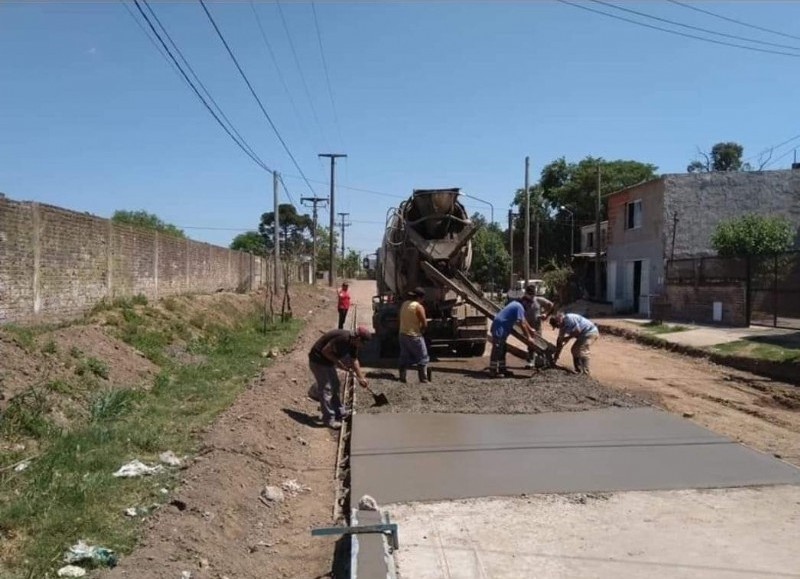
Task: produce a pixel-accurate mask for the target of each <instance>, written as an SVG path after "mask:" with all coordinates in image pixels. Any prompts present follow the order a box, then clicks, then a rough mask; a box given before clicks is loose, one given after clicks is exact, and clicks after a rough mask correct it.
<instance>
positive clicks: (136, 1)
mask: <svg viewBox="0 0 800 579" xmlns="http://www.w3.org/2000/svg"><path fill="white" fill-rule="evenodd" d="M133 1H134V4H135V5H136V8H137V9H138V10H139V13H140V14H141V15H142V17H143V18H144V19H145V21H146V22H147V25H148V26H149V27H150V30H151V31H152V32H153V34H154V35H155V37H156V38H157V39H158V41H159V42H160V43H161V46H162V47H163V48H164V50H165V51H166V53H167V54H168V55H169V58H170V60H172V62H173V63H174V64H175V66H176V67H177V69H178V70H179V71H180V73H181V76H182V77H183V79H184V80H185V81H186V83H187V84H188V85H189V87H190V88H191V89H192V91H193V92H194V94H195V95H196V96H197V98H198V99H200V102H202V103H203V106H205V107H206V109H207V110H208V112H209V113H211V116H213V117H214V120H215V121H217V124H219V126H220V127H222V130H224V131H225V132H226V133H227V134H228V136H229V137H230V138H231V140H232V141H233V142H234V143H236V145H237V146H238V147H239V148H240V149H241V150H242V151H244V153H245V154H246V155H247V156H248V157H250V159H252V160H253V162H254V163H256V164H257V165H258V166H259V167H261V168H262V169H264V170H265V171H271V169H270V168H269V167H268V166H267V165H266V163H264V161H262V160H261V159H260V158H259V157H258V156H257V155H255V154H254V153H252V152H251V151H250V150H248V149H249V146H245V145H244V144H243V143H242V142H240V141H239V140H237V138H236V137H235V136H234V134H233V133H232V132H231V130H230V129H229V128H228V127H227V126H226V125H225V123H223V122H222V120H221V119H220V118H219V116H218V115H217V113H216V112H215V111H214V109H213V108H212V107H211V105H209V104H208V102H207V101H206V100H205V98H203V95H202V94H200V91H199V90H198V88H197V87H196V86H195V84H194V83H193V82H192V80H191V79H190V78H189V76H188V75H187V74H186V71H184V70H183V68H181V66H180V63H179V62H178V60H177V59H176V58H175V56H174V55H173V54H172V51H171V50H170V49H169V47H168V46H167V44H166V43H165V42H164V39H163V38H161V36H160V35H159V33H158V31H157V30H156V28H155V26H153V23H152V22H151V21H150V18H149V17H148V16H147V13H146V12H145V11H144V10H143V9H142V6H141V4H140V3H139V0H133ZM142 1H143V2H144V1H146V0H142Z"/></svg>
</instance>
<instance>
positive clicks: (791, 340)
mask: <svg viewBox="0 0 800 579" xmlns="http://www.w3.org/2000/svg"><path fill="white" fill-rule="evenodd" d="M745 340H746V341H748V342H755V343H757V344H769V345H771V346H780V347H781V348H788V349H792V350H800V332H792V333H791V334H782V335H776V336H748V337H747V338H745Z"/></svg>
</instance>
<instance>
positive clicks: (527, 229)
mask: <svg viewBox="0 0 800 579" xmlns="http://www.w3.org/2000/svg"><path fill="white" fill-rule="evenodd" d="M530 162H531V159H530V157H525V245H524V248H525V263H523V264H522V271H523V273H524V275H525V283H526V284H527V283H528V280H529V279H531V196H530V192H529V191H528V170H529V168H530Z"/></svg>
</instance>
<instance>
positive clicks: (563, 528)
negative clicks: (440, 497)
mask: <svg viewBox="0 0 800 579" xmlns="http://www.w3.org/2000/svg"><path fill="white" fill-rule="evenodd" d="M388 510H389V511H390V512H391V514H392V518H393V520H395V521H396V522H398V523H399V525H400V550H399V551H397V553H396V554H395V557H396V559H397V562H398V570H399V572H400V576H401V577H403V578H404V579H488V578H489V577H491V578H492V579H519V578H523V577H536V578H537V579H560V578H570V579H573V578H598V577H602V578H608V577H614V578H616V579H640V578H642V577H648V578H650V579H655V578H662V577H663V578H670V579H673V578H675V579H680V578H690V577H691V578H696V577H703V578H710V579H742V578H751V577H753V578H755V577H759V578H772V577H800V550H799V549H797V548H796V542H797V537H798V533H799V532H800V487H795V486H792V487H780V486H779V487H768V488H748V489H719V490H705V491H695V490H690V491H654V492H626V493H617V494H613V495H549V496H548V495H536V496H530V497H525V498H511V499H469V500H461V501H448V502H443V503H426V504H404V505H391V506H389V507H388Z"/></svg>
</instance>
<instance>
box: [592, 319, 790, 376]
mask: <svg viewBox="0 0 800 579" xmlns="http://www.w3.org/2000/svg"><path fill="white" fill-rule="evenodd" d="M595 325H596V326H597V328H598V329H599V330H600V331H601V332H602V333H605V334H610V335H612V336H617V337H619V338H625V339H626V340H630V341H633V342H636V343H638V344H643V345H645V346H652V347H654V348H661V349H662V350H669V351H670V352H677V353H678V354H684V355H686V356H691V357H693V358H703V359H705V360H708V361H710V362H713V363H715V364H719V365H721V366H729V367H731V368H735V369H737V370H743V371H745V372H751V373H753V374H757V375H759V376H764V377H765V378H771V379H772V380H778V381H780V382H787V383H789V384H794V385H795V386H798V385H800V364H796V363H793V362H772V361H770V360H757V359H755V358H748V357H746V356H733V355H730V354H720V353H719V352H709V351H708V350H705V349H703V348H697V347H695V346H686V345H685V344H675V343H673V342H668V341H666V340H664V339H663V338H659V337H657V336H650V335H647V334H642V333H640V332H637V331H635V330H627V329H625V328H620V327H618V326H609V325H606V324H603V323H597V322H596V321H595Z"/></svg>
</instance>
